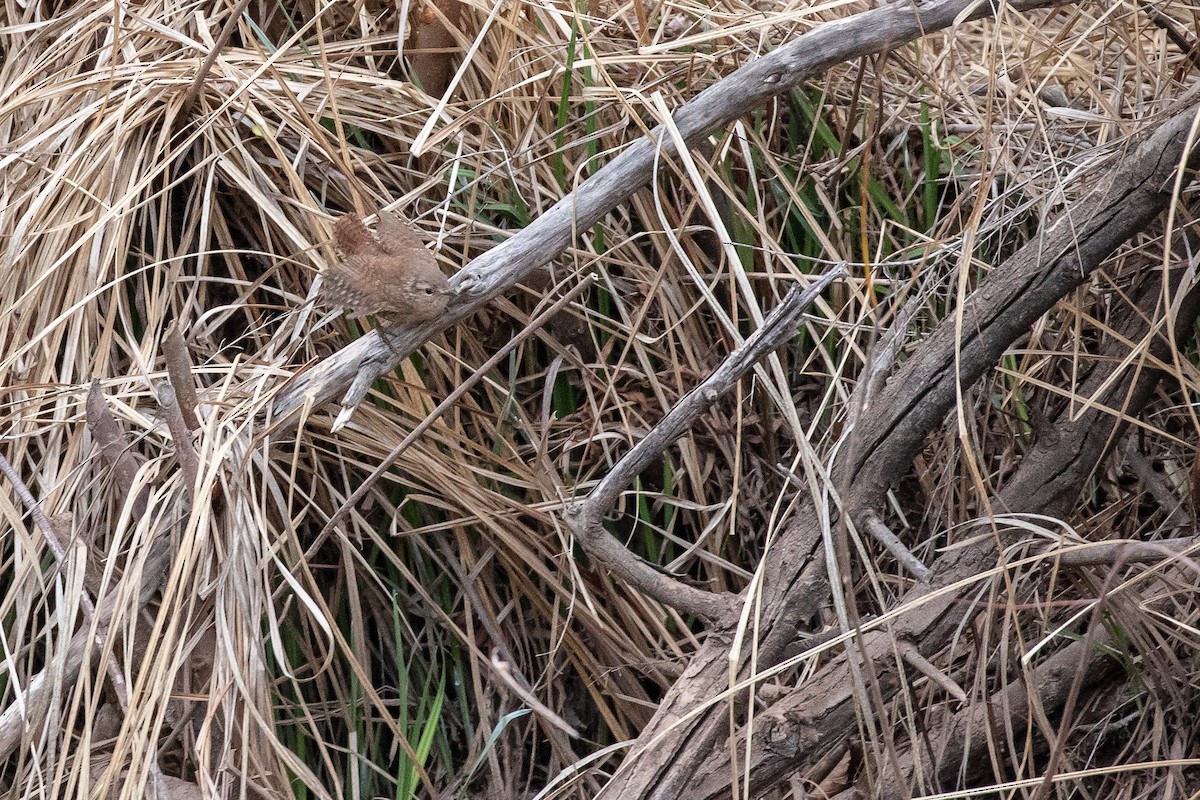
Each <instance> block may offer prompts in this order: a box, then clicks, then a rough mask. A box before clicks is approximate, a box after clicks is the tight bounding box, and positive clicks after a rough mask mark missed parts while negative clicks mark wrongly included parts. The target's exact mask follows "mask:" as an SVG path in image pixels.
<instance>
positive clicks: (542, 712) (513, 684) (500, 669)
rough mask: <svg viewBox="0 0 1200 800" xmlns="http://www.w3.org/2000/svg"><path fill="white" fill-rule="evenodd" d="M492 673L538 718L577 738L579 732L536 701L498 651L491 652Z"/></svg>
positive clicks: (535, 697) (535, 696)
mask: <svg viewBox="0 0 1200 800" xmlns="http://www.w3.org/2000/svg"><path fill="white" fill-rule="evenodd" d="M492 672H493V674H495V675H496V676H498V677H499V678H500V680H501V681H503V682H504V685H505V686H507V687H508V688H509V689H511V690H512V692H513V694H515V695H516V696H517V697H519V698H521V702H523V703H525V705H527V706H529V708H530V709H532V710H533V711H534V712H535V713H536V714H538V716H540V717H542V718H543V719H545V720H546V721H547V722H549V723H550V724H551V725H553V726H554V727H556V728H558V729H559V730H560V731H562V732H563V733H565V734H567V736H570V737H571V738H572V739H578V738H579V731H577V730H575V729H574V728H573V727H571V726H570V725H569V724H568V723H567V721H566V720H565V719H563V718H562V717H560V716H559V715H558V714H555V713H554V712H553V711H552V710H551V709H550V708H549V707H548V706H547V705H546V704H545V703H543V702H542V701H541V700H538V699H537V695H535V694H534V693H533V691H532V690H530V689H529V687H528V686H527V685H526V683H525V680H524V679H523V678H521V677H520V676H519V675H518V674H516V673H514V672H513V668H512V664H510V663H509V662H508V661H505V660H504V659H502V658H501V657H500V653H499V652H498V651H492Z"/></svg>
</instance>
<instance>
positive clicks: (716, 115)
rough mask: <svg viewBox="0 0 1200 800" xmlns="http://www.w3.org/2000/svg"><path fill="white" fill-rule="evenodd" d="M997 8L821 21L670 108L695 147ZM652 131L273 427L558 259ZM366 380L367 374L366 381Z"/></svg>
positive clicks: (1057, 1) (625, 186)
mask: <svg viewBox="0 0 1200 800" xmlns="http://www.w3.org/2000/svg"><path fill="white" fill-rule="evenodd" d="M1066 4H1067V3H1066V0H1009V1H1008V2H1006V3H1005V4H1004V5H1005V7H1006V8H1007V9H1009V10H1012V11H1027V10H1031V9H1037V8H1047V7H1053V6H1057V5H1066ZM993 13H994V8H993V6H992V4H991V3H989V2H979V0H933V2H926V3H921V2H913V1H912V0H898V2H894V3H892V4H890V5H887V6H884V7H883V8H877V9H873V10H871V11H866V12H863V13H862V14H856V15H854V16H852V17H847V18H845V19H841V20H835V21H833V22H827V23H825V24H822V25H820V26H818V27H817V28H815V29H813V30H812V31H810V32H809V33H806V34H805V35H803V36H801V37H799V38H798V39H796V40H794V41H792V42H789V43H787V44H785V45H783V46H782V47H780V48H779V49H777V50H774V51H772V52H771V53H768V54H767V55H765V56H763V57H761V58H759V59H756V60H754V61H752V62H750V63H749V64H746V65H745V66H744V67H742V68H741V69H738V70H737V71H736V72H734V73H733V74H732V75H730V76H728V77H727V78H724V79H722V80H720V81H718V82H717V83H715V84H713V85H712V86H710V87H708V88H707V89H705V90H704V91H702V92H700V94H698V95H697V96H696V97H695V98H694V99H693V100H691V101H689V102H688V103H686V104H684V105H683V106H682V107H680V108H679V110H678V111H676V112H675V114H674V117H673V124H674V127H675V128H676V129H677V130H678V132H679V135H680V137H681V138H682V141H683V142H684V143H686V144H688V145H694V144H696V143H697V142H699V141H700V140H701V139H702V138H703V137H705V136H707V135H708V134H709V133H711V132H712V131H714V130H716V129H718V128H720V127H722V126H724V125H726V124H727V123H729V122H730V121H732V120H735V119H737V118H738V117H741V116H742V115H744V114H746V113H748V112H749V111H752V110H754V109H755V108H758V107H759V106H761V105H763V104H764V103H766V102H767V101H768V100H770V99H771V98H772V97H775V96H777V95H780V94H783V93H784V92H788V91H790V90H791V89H793V88H795V87H796V86H798V85H799V84H800V83H801V82H802V81H804V80H805V79H807V78H810V77H812V76H814V75H818V74H820V73H821V72H823V71H824V70H826V69H829V68H830V67H832V66H834V65H836V64H840V63H842V62H844V61H849V60H851V59H855V58H859V57H861V56H866V55H872V54H876V53H885V52H887V51H889V50H893V49H895V48H897V47H901V46H903V45H905V44H908V43H909V42H912V41H914V40H916V39H918V38H920V37H922V36H926V35H928V34H930V33H933V32H935V31H939V30H942V29H943V28H946V27H949V26H950V25H952V24H954V23H956V22H965V21H969V20H975V19H981V18H983V17H987V16H991V15H992V14H993ZM664 130H665V129H664V128H663V127H662V126H659V127H657V128H655V129H654V130H653V131H652V132H651V133H650V136H649V137H646V138H642V139H639V140H638V141H636V142H634V143H633V144H631V145H630V146H629V147H628V148H627V149H626V150H625V151H624V152H623V153H621V154H620V155H618V156H617V157H616V158H614V159H613V160H612V161H611V162H609V163H608V164H606V165H605V166H604V167H602V168H601V169H600V170H598V171H597V172H596V174H595V175H593V176H592V177H591V178H589V179H587V180H586V181H585V182H584V183H583V184H582V185H581V186H580V187H579V188H578V189H576V190H575V191H574V192H572V193H570V194H568V195H567V196H566V197H564V198H563V199H561V200H559V201H558V202H557V203H555V204H554V206H553V207H552V208H550V210H548V211H546V212H545V213H544V214H542V215H541V216H540V217H538V218H537V219H536V220H534V221H533V222H532V223H531V224H530V225H529V226H528V227H527V228H525V229H524V230H522V231H521V232H519V233H517V234H515V235H514V236H513V237H512V238H511V239H508V240H507V241H505V242H503V243H502V244H500V245H499V246H498V247H495V248H493V249H491V250H489V251H488V252H486V253H484V254H483V255H481V256H480V257H479V258H476V259H475V260H474V261H472V262H471V263H470V264H468V265H467V266H466V267H465V268H464V269H463V270H462V271H461V272H459V273H458V274H457V275H455V276H454V277H453V278H451V279H450V285H451V287H452V289H454V290H455V291H456V292H457V293H458V296H457V297H456V298H455V299H454V300H453V301H452V302H451V305H450V307H449V308H448V309H447V311H446V313H445V314H444V315H443V316H442V317H440V318H439V319H437V320H434V321H431V322H428V323H424V324H422V325H419V326H415V327H411V328H404V329H401V330H397V331H395V332H394V333H390V334H389V341H388V342H387V343H385V342H384V341H383V340H382V339H381V338H380V336H379V334H378V333H377V332H372V333H370V334H368V335H366V336H363V337H362V338H360V339H358V340H357V341H355V342H353V343H352V344H350V345H349V346H347V347H345V348H343V349H342V350H341V351H339V352H338V353H337V354H335V355H334V356H332V357H331V358H328V359H326V360H325V361H324V362H322V363H321V364H319V365H317V366H316V367H314V368H312V369H311V370H308V371H307V372H304V373H302V374H300V375H297V376H296V378H295V379H294V380H293V381H292V382H291V383H289V384H288V385H287V386H286V387H284V388H283V389H282V390H281V391H280V393H279V394H278V396H277V397H276V398H275V401H274V403H273V404H272V407H271V410H270V416H271V418H272V419H273V420H274V421H275V422H277V423H278V422H283V421H286V420H288V419H290V417H291V415H292V414H293V413H295V412H296V411H297V410H298V409H300V408H301V407H302V406H304V405H305V403H306V400H309V399H311V401H312V406H314V407H315V406H319V405H322V404H323V403H325V402H327V401H329V400H331V399H332V398H333V397H334V395H336V394H337V393H338V392H340V391H341V390H343V389H344V388H345V387H347V386H349V385H350V384H351V383H353V382H354V381H355V379H356V378H357V377H358V376H359V375H360V374H361V373H364V372H365V373H366V375H367V378H373V377H374V376H376V375H379V374H381V373H383V372H386V371H387V370H389V369H392V368H393V367H394V366H395V365H396V364H398V363H399V362H400V361H401V360H402V359H403V358H405V357H406V356H408V355H409V354H410V353H412V352H413V351H414V350H416V349H417V348H418V347H420V346H421V345H422V344H424V343H425V342H426V341H428V340H429V339H430V338H431V337H432V336H434V335H435V334H436V333H437V332H438V331H440V330H443V329H445V328H448V327H451V326H453V325H455V324H457V323H458V322H459V321H460V320H462V319H464V318H465V317H467V316H468V315H470V314H472V313H473V312H474V311H476V310H477V309H478V308H480V307H481V306H482V305H483V304H485V303H487V302H488V301H489V300H491V299H492V298H493V297H496V296H497V295H499V294H501V293H503V292H504V291H506V290H508V289H510V288H511V287H512V286H513V285H515V284H516V283H517V282H519V281H520V280H521V279H522V278H524V277H525V276H526V275H528V274H529V273H530V272H532V271H533V270H535V269H537V268H538V267H540V266H542V265H543V264H546V263H548V262H549V261H551V260H553V259H554V258H556V257H558V255H559V254H561V253H562V252H563V251H564V250H565V249H566V248H567V247H568V246H570V244H571V242H572V241H574V240H575V238H576V237H577V236H578V235H579V232H580V231H585V230H587V229H588V228H590V227H591V226H592V225H594V224H595V223H596V222H598V221H599V220H600V219H601V218H602V217H604V215H605V214H607V213H608V212H609V211H611V210H612V209H614V208H616V207H617V206H618V205H620V204H621V203H622V202H624V201H625V200H626V199H628V198H629V197H630V196H631V195H633V193H634V192H635V191H637V190H638V189H640V188H641V187H642V186H645V185H646V184H647V183H649V181H650V180H651V178H652V177H653V175H654V166H655V163H656V161H657V160H658V159H660V158H661V157H662V156H663V155H669V154H671V153H673V152H675V148H674V145H673V143H672V137H671V136H666V135H664ZM365 379H366V378H364V380H365Z"/></svg>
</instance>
